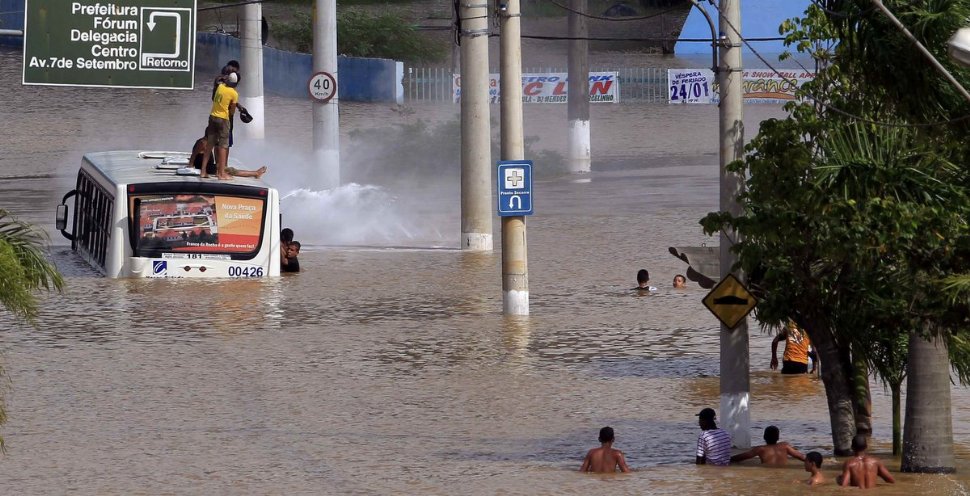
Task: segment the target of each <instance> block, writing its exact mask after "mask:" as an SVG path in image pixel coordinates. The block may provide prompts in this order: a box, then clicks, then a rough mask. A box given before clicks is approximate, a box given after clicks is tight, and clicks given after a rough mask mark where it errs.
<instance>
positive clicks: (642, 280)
mask: <svg viewBox="0 0 970 496" xmlns="http://www.w3.org/2000/svg"><path fill="white" fill-rule="evenodd" d="M649 280H650V273H649V272H647V269H640V270H639V271H638V272H637V283H639V284H646V283H647V281H649Z"/></svg>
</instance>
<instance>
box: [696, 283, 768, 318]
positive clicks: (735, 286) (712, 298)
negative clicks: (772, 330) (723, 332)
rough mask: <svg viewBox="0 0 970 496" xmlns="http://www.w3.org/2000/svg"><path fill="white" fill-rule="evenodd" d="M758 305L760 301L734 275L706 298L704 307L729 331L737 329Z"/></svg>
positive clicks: (715, 287) (718, 284)
mask: <svg viewBox="0 0 970 496" xmlns="http://www.w3.org/2000/svg"><path fill="white" fill-rule="evenodd" d="M757 304H758V299H757V298H755V297H754V295H752V294H751V293H749V292H748V288H746V287H744V284H743V283H742V282H741V281H739V280H738V278H737V277H734V274H728V275H727V277H724V278H722V279H721V281H720V282H718V283H717V285H716V286H714V288H713V289H711V292H710V293H707V296H705V297H704V306H705V307H707V309H708V310H710V311H711V313H713V314H714V316H715V317H717V320H720V321H721V323H723V324H724V325H725V326H726V327H727V328H728V329H734V328H735V327H737V326H738V324H739V323H740V322H741V320H742V319H744V318H745V317H747V315H748V313H749V312H751V310H752V309H754V307H755V305H757Z"/></svg>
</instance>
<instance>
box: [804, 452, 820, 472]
mask: <svg viewBox="0 0 970 496" xmlns="http://www.w3.org/2000/svg"><path fill="white" fill-rule="evenodd" d="M810 463H811V464H812V465H815V468H822V454H821V453H819V452H818V451H811V452H809V453H808V454H806V455H805V469H806V470H808V464H810Z"/></svg>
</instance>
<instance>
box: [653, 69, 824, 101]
mask: <svg viewBox="0 0 970 496" xmlns="http://www.w3.org/2000/svg"><path fill="white" fill-rule="evenodd" d="M814 78H815V73H814V72H809V71H793V70H780V71H778V72H775V71H772V70H765V69H753V70H746V71H744V72H743V73H742V83H741V85H742V88H743V91H744V103H785V102H789V101H792V100H794V99H795V91H796V90H797V89H798V88H801V86H802V84H804V83H806V82H808V81H811V80H812V79H814ZM667 88H668V90H667V101H668V102H669V103H717V102H718V101H719V98H718V88H717V82H716V80H715V78H714V72H713V71H711V70H710V69H668V70H667Z"/></svg>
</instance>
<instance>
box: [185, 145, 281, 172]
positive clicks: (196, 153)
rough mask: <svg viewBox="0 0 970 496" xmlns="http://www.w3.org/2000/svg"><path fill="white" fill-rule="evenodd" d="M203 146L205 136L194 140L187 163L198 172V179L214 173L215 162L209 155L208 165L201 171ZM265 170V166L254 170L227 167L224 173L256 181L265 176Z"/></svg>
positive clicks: (203, 155) (203, 154) (203, 153)
mask: <svg viewBox="0 0 970 496" xmlns="http://www.w3.org/2000/svg"><path fill="white" fill-rule="evenodd" d="M205 144H206V139H205V136H203V137H201V138H199V139H198V140H196V141H195V146H193V147H192V157H191V158H190V159H189V163H190V164H192V167H195V168H196V169H199V170H200V172H199V176H200V177H209V174H215V173H216V161H215V158H214V157H213V156H212V155H211V154H210V155H209V163H208V164H206V167H205V169H202V162H203V160H204V157H205ZM266 170H267V169H266V167H265V166H263V167H260V168H259V169H256V170H246V169H237V168H235V167H228V166H227V167H226V173H228V174H229V175H230V176H236V177H255V178H256V179H259V178H261V177H263V174H266Z"/></svg>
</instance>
